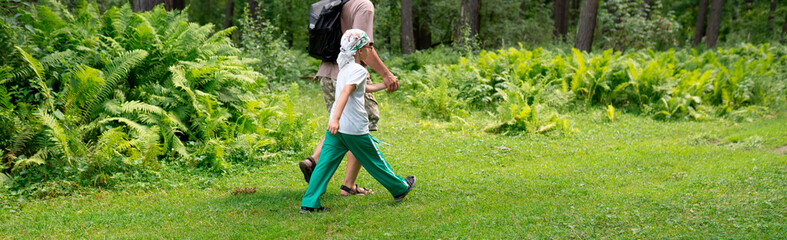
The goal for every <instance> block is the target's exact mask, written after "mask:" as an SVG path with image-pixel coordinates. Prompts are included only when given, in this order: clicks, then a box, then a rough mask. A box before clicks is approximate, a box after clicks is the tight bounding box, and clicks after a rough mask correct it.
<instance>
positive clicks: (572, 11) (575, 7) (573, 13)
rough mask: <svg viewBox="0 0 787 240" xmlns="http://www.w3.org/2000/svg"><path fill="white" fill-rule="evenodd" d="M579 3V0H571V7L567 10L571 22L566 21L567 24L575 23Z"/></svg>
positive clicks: (577, 16)
mask: <svg viewBox="0 0 787 240" xmlns="http://www.w3.org/2000/svg"><path fill="white" fill-rule="evenodd" d="M581 3H582V1H581V0H571V7H570V8H571V9H570V10H569V15H570V16H569V18H571V22H569V23H568V24H569V25H572V24H577V18H579V5H580V4H581ZM572 26H573V25H572Z"/></svg>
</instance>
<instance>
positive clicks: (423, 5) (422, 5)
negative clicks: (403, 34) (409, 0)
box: [413, 0, 432, 50]
mask: <svg viewBox="0 0 787 240" xmlns="http://www.w3.org/2000/svg"><path fill="white" fill-rule="evenodd" d="M428 9H429V1H427V0H420V1H419V4H418V9H417V10H416V11H415V12H417V14H413V15H415V24H414V26H413V28H415V29H413V32H414V34H415V49H418V50H424V49H428V48H430V47H432V31H431V30H430V29H429V21H430V20H431V19H429V11H428Z"/></svg>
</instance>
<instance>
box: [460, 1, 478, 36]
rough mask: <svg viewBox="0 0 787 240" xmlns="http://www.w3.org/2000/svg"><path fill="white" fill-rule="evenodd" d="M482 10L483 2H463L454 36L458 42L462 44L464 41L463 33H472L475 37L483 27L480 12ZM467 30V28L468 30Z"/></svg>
mask: <svg viewBox="0 0 787 240" xmlns="http://www.w3.org/2000/svg"><path fill="white" fill-rule="evenodd" d="M480 10H481V0H462V5H461V7H460V9H459V22H458V23H459V24H458V25H457V28H456V32H455V35H454V36H457V37H456V38H454V39H456V40H459V42H460V43H461V42H462V41H464V39H463V38H464V34H463V32H462V31H470V36H471V37H475V36H476V34H478V30H479V28H480V26H481V24H480V23H481V21H479V20H480V18H479V12H480ZM468 27H469V29H467V30H465V29H466V28H468Z"/></svg>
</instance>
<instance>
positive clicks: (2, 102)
mask: <svg viewBox="0 0 787 240" xmlns="http://www.w3.org/2000/svg"><path fill="white" fill-rule="evenodd" d="M0 107H2V109H1V110H6V111H14V108H15V107H16V106H14V104H12V103H11V94H10V93H9V92H8V90H6V89H5V86H3V85H0ZM0 112H1V111H0Z"/></svg>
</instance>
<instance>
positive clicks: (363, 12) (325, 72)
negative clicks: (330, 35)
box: [317, 0, 374, 79]
mask: <svg viewBox="0 0 787 240" xmlns="http://www.w3.org/2000/svg"><path fill="white" fill-rule="evenodd" d="M340 21H341V25H342V28H341V29H342V33H343V32H345V31H347V30H350V29H353V28H357V29H361V30H363V31H364V32H366V35H369V42H374V38H373V36H372V35H373V34H374V28H373V26H374V5H373V4H372V2H370V1H369V0H350V1H348V2H347V3H345V4H344V6H343V7H342V14H341V16H340ZM337 47H338V46H337ZM338 74H339V65H338V64H336V63H335V62H326V61H323V62H322V63H320V69H319V70H317V76H318V77H329V78H333V79H336V78H337V75H338Z"/></svg>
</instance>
